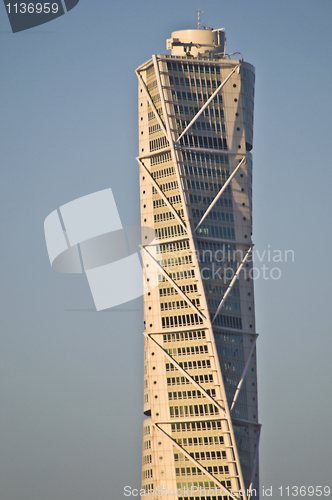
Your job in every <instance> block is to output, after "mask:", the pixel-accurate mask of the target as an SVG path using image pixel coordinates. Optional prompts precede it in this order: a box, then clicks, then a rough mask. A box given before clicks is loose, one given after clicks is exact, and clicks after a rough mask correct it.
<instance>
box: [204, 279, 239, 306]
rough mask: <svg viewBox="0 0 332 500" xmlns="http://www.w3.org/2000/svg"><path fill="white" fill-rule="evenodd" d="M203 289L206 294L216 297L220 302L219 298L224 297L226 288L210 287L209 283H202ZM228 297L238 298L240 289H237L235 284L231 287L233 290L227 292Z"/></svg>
mask: <svg viewBox="0 0 332 500" xmlns="http://www.w3.org/2000/svg"><path fill="white" fill-rule="evenodd" d="M204 289H205V291H206V292H207V293H208V294H211V295H212V294H215V295H218V297H219V302H220V296H223V295H224V293H225V292H226V290H227V286H219V285H211V284H210V283H204ZM229 296H230V297H232V296H233V297H240V289H239V288H238V285H237V284H236V283H235V284H234V285H233V288H232V289H231V291H230V292H229Z"/></svg>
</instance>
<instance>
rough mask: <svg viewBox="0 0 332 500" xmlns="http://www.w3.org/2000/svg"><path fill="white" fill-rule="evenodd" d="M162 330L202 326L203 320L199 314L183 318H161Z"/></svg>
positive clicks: (182, 316)
mask: <svg viewBox="0 0 332 500" xmlns="http://www.w3.org/2000/svg"><path fill="white" fill-rule="evenodd" d="M161 324H162V328H174V327H175V328H177V327H180V328H181V327H182V326H187V325H202V324H203V320H202V318H201V317H200V316H198V314H182V315H181V316H166V317H165V318H161Z"/></svg>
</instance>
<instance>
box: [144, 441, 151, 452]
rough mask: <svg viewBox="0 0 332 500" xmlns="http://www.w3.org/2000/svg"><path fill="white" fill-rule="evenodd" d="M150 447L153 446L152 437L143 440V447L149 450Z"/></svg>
mask: <svg viewBox="0 0 332 500" xmlns="http://www.w3.org/2000/svg"><path fill="white" fill-rule="evenodd" d="M150 448H151V439H148V440H147V441H143V449H144V450H149V449H150Z"/></svg>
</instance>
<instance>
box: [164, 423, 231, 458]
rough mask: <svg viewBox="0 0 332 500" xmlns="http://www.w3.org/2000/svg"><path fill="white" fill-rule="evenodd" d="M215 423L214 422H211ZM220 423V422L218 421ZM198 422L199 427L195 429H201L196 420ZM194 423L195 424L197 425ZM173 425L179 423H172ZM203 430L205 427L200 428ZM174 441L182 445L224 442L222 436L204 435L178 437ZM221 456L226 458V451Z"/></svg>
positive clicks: (207, 444)
mask: <svg viewBox="0 0 332 500" xmlns="http://www.w3.org/2000/svg"><path fill="white" fill-rule="evenodd" d="M208 423H210V422H208ZM213 423H214V424H215V422H213ZM218 423H219V424H220V422H218ZM197 424H199V428H198V429H197V430H201V424H200V422H197ZM197 424H196V425H197ZM202 424H204V425H205V422H202ZM173 425H181V424H172V427H173ZM202 430H205V429H202ZM176 442H177V443H178V444H179V445H180V446H182V444H183V446H203V445H204V446H213V445H216V444H217V445H219V444H224V438H223V436H205V437H194V438H192V437H190V438H183V439H182V438H178V439H176ZM222 457H223V458H226V452H225V451H223V452H222Z"/></svg>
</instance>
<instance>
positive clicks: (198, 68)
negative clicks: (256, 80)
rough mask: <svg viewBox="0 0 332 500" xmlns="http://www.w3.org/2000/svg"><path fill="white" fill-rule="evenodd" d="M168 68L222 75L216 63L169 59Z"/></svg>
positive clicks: (170, 69) (169, 69)
mask: <svg viewBox="0 0 332 500" xmlns="http://www.w3.org/2000/svg"><path fill="white" fill-rule="evenodd" d="M167 69H168V71H180V72H183V71H185V72H187V71H189V73H193V72H195V73H199V72H201V73H203V72H205V73H207V74H211V75H214V74H216V75H220V67H219V66H216V65H212V64H211V65H210V64H209V65H207V64H190V63H189V64H187V63H182V62H175V61H172V62H170V61H167ZM247 71H248V70H247Z"/></svg>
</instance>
